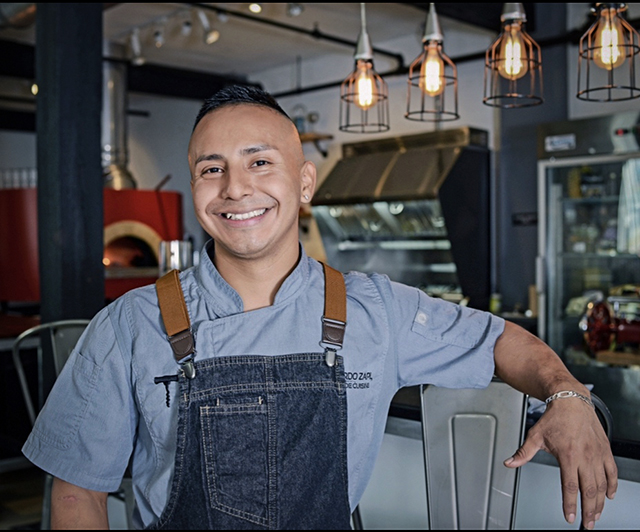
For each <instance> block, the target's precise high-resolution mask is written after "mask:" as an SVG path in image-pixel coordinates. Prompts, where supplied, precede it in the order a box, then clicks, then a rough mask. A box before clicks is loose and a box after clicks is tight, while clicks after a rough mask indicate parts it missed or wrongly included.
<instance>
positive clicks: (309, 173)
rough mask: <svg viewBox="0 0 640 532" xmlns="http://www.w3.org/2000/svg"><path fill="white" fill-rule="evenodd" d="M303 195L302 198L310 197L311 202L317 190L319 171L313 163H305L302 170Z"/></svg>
mask: <svg viewBox="0 0 640 532" xmlns="http://www.w3.org/2000/svg"><path fill="white" fill-rule="evenodd" d="M300 179H301V194H302V197H303V198H304V196H308V197H309V200H308V201H310V200H311V198H312V197H313V193H314V192H315V190H316V179H317V170H316V165H315V164H314V163H312V162H311V161H305V162H304V164H303V165H302V169H301V170H300Z"/></svg>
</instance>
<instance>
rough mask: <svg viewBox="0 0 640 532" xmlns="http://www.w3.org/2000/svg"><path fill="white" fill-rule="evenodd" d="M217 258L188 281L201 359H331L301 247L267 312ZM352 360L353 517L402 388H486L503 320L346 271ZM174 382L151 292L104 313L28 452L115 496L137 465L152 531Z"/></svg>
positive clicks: (312, 271) (318, 294) (313, 275)
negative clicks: (250, 301)
mask: <svg viewBox="0 0 640 532" xmlns="http://www.w3.org/2000/svg"><path fill="white" fill-rule="evenodd" d="M208 252H212V242H211V241H209V242H208V243H207V244H206V245H205V248H204V249H203V252H202V254H201V260H200V263H199V265H198V266H196V267H193V268H190V269H188V270H186V271H184V272H182V273H181V274H180V281H181V283H182V288H183V291H184V295H185V300H186V304H187V308H188V311H189V317H190V319H191V324H192V328H193V331H194V334H195V342H196V360H202V359H205V358H208V357H217V356H232V355H252V354H254V355H255V354H257V355H282V354H287V353H305V352H316V353H317V352H322V351H323V350H322V348H321V347H320V345H319V342H320V340H321V338H322V330H321V326H322V324H321V317H322V313H323V309H324V277H323V271H322V265H321V264H320V263H319V262H317V261H316V260H314V259H312V258H310V257H308V256H307V255H306V253H305V252H304V248H303V247H302V246H300V261H299V263H298V265H297V266H296V268H295V269H294V270H293V272H292V273H291V274H290V275H289V276H288V277H287V278H286V279H285V281H284V283H283V284H282V286H281V287H280V289H279V290H278V293H277V294H276V297H275V301H274V303H273V305H272V306H270V307H265V308H260V309H257V310H252V311H250V312H243V304H242V299H241V298H240V296H239V295H238V293H237V292H236V291H235V290H234V289H233V288H231V286H229V284H228V283H227V282H226V281H225V280H224V279H223V278H222V277H221V276H220V274H219V273H218V271H217V270H216V268H215V266H214V265H213V263H212V261H211V259H210V257H209V255H208ZM345 282H346V287H347V326H346V334H345V339H344V347H343V349H342V350H341V351H340V354H341V355H342V356H343V357H344V365H345V374H346V381H347V418H348V431H347V435H348V444H347V454H348V469H349V471H348V479H349V500H350V505H351V509H352V510H353V509H354V508H355V507H356V506H357V504H358V502H359V500H360V498H361V496H362V494H363V492H364V490H365V488H366V485H367V482H368V480H369V478H370V475H371V473H372V470H373V467H374V462H375V459H376V455H377V453H378V450H379V448H380V444H381V442H382V437H383V435H384V429H385V423H386V420H387V414H388V409H389V405H390V402H391V399H392V398H393V396H394V394H395V393H396V392H397V391H398V390H399V389H400V388H401V387H404V386H413V385H418V384H434V385H437V386H443V387H449V388H482V387H485V386H487V385H488V384H489V382H490V381H491V378H492V377H493V373H494V359H493V349H494V346H495V342H496V340H497V338H498V337H499V336H500V334H501V333H502V331H503V330H504V320H503V319H502V318H500V317H497V316H495V315H493V314H491V313H488V312H483V311H479V310H474V309H471V308H467V307H462V306H460V305H457V304H454V303H450V302H446V301H444V300H442V299H437V298H432V297H429V296H428V295H427V294H425V293H424V292H423V291H421V290H419V289H417V288H413V287H409V286H406V285H403V284H399V283H396V282H392V281H390V280H389V278H388V277H387V276H384V275H379V274H368V275H365V274H363V273H357V272H349V273H347V274H345ZM176 372H177V365H176V362H175V360H174V357H173V352H172V350H171V347H170V345H169V342H168V341H167V337H166V334H165V332H164V328H163V325H162V319H161V316H160V310H159V307H158V299H157V296H156V290H155V287H154V286H153V285H150V286H146V287H142V288H137V289H135V290H132V291H130V292H128V293H127V294H125V295H123V296H122V297H120V298H118V299H117V300H116V301H114V302H113V303H111V304H110V305H108V306H106V307H105V308H104V309H102V310H101V311H100V312H99V313H98V314H96V316H95V317H94V319H93V320H92V321H91V323H90V324H89V326H88V327H87V329H86V330H85V332H84V334H83V335H82V337H81V338H80V340H79V341H78V345H77V346H76V348H75V349H74V351H73V353H72V354H71V357H70V358H69V360H68V362H67V364H66V365H65V367H64V369H63V371H62V373H61V374H60V376H59V377H58V379H57V381H56V383H55V385H54V388H53V390H52V391H51V393H50V395H49V397H48V399H47V402H46V404H45V406H44V408H43V410H42V412H41V413H40V415H39V416H38V419H37V421H36V424H35V427H34V429H33V431H32V432H31V434H30V435H29V438H28V439H27V441H26V443H25V445H24V447H23V449H22V450H23V453H24V454H25V456H26V457H27V458H28V459H29V460H31V461H32V462H33V463H34V464H35V465H37V466H38V467H40V468H42V469H43V470H45V471H47V472H49V473H51V474H52V475H54V476H56V477H59V478H61V479H63V480H65V481H67V482H70V483H72V484H76V485H78V486H81V487H83V488H86V489H91V490H96V491H103V492H109V491H115V490H116V489H118V487H119V485H120V481H121V478H122V475H123V473H124V471H125V469H126V467H127V464H128V463H129V457H130V456H131V455H132V461H131V472H132V476H133V484H134V492H135V495H136V499H137V502H138V507H139V511H140V516H139V518H140V519H141V521H142V524H144V526H147V525H149V524H151V523H154V522H155V521H156V520H157V519H158V518H159V516H160V514H161V513H162V510H163V509H164V507H165V504H166V502H167V497H168V495H169V486H170V484H171V478H172V473H173V466H174V464H173V462H174V454H175V449H176V427H177V412H178V409H177V406H178V401H177V400H176V398H175V394H176V391H177V385H176V384H175V383H171V384H170V385H169V391H170V394H171V401H170V404H171V406H170V407H167V405H166V396H165V393H166V390H165V387H164V385H163V384H154V377H158V376H162V375H171V374H175V373H176Z"/></svg>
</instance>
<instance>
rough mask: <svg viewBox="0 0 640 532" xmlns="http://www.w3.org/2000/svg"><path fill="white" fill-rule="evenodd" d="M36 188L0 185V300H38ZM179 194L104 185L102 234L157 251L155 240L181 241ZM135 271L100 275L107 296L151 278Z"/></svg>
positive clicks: (122, 291) (118, 293)
mask: <svg viewBox="0 0 640 532" xmlns="http://www.w3.org/2000/svg"><path fill="white" fill-rule="evenodd" d="M37 192H38V191H37V189H36V188H15V189H2V190H0V301H30V302H37V301H40V275H39V265H38V204H37ZM182 220H183V212H182V195H181V194H180V193H179V192H174V191H159V190H137V189H125V190H113V189H108V188H105V189H104V227H105V236H107V233H110V234H113V233H114V232H115V233H116V234H117V235H119V236H127V231H129V230H135V231H136V232H135V233H132V234H131V235H130V236H132V237H135V238H137V239H141V240H145V241H146V244H147V245H149V246H150V247H151V249H153V251H154V252H155V253H158V249H157V242H158V240H181V239H182V238H183V235H184V230H183V221H182ZM156 278H157V277H153V276H149V275H148V274H147V275H145V276H139V277H136V276H135V272H133V274H131V275H127V276H126V277H122V278H107V279H106V280H105V297H106V299H109V300H111V299H115V298H117V297H119V296H120V295H122V294H124V293H125V292H127V291H128V290H131V289H132V288H137V287H139V286H144V285H146V284H150V283H152V282H155V280H156Z"/></svg>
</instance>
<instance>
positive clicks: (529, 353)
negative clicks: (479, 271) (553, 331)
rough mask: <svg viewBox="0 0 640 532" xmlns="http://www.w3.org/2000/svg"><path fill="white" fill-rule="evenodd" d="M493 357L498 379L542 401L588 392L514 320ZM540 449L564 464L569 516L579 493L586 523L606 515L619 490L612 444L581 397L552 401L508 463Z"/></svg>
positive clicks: (521, 462) (570, 517)
mask: <svg viewBox="0 0 640 532" xmlns="http://www.w3.org/2000/svg"><path fill="white" fill-rule="evenodd" d="M494 359H495V363H496V367H495V373H496V375H497V376H498V377H500V378H501V379H502V380H503V381H505V382H506V383H507V384H509V385H511V386H513V387H514V388H515V389H516V390H520V391H521V392H523V393H526V394H528V395H530V396H531V397H535V398H536V399H540V400H541V401H544V400H545V399H546V398H547V397H550V396H551V395H553V394H555V393H557V392H560V391H564V390H572V391H574V392H577V393H579V394H582V395H584V396H587V397H588V396H589V390H587V388H586V387H585V386H584V385H583V384H582V383H580V382H579V381H578V380H577V379H576V378H575V377H574V376H573V375H572V374H571V373H570V372H569V370H568V369H567V367H566V366H565V365H564V363H563V362H562V360H561V359H560V357H559V356H558V355H557V354H556V353H555V352H554V351H553V350H552V349H551V348H550V347H549V346H548V345H547V344H545V343H544V342H543V341H542V340H540V339H539V338H538V337H536V336H534V335H533V334H531V333H530V332H528V331H526V330H525V329H523V328H522V327H520V326H519V325H516V324H515V323H511V322H506V323H505V329H504V332H503V333H502V335H501V336H500V338H498V341H497V342H496V347H495V350H494ZM539 450H544V451H547V452H549V453H551V454H552V455H553V456H555V457H556V460H557V461H558V464H559V465H560V480H561V482H562V509H563V511H564V516H565V519H566V520H567V521H568V522H569V523H573V522H574V521H575V518H576V513H577V500H578V492H580V502H581V505H582V523H583V525H584V526H585V527H586V528H587V529H592V528H593V527H594V525H595V523H596V521H597V520H598V519H599V518H600V514H601V513H602V509H603V507H604V499H605V495H606V496H607V497H609V498H610V499H612V498H613V496H614V495H615V492H616V490H617V489H618V468H617V466H616V464H615V461H614V459H613V454H612V453H611V445H610V443H609V439H608V438H607V435H606V434H605V432H604V428H603V427H602V424H601V423H600V420H599V419H598V416H597V415H596V413H595V411H594V410H593V408H592V407H591V406H589V405H588V404H587V403H586V402H584V401H583V400H581V399H580V398H578V397H567V398H561V399H556V400H555V401H551V402H550V403H549V405H548V407H547V409H546V410H545V413H544V414H543V415H542V417H541V418H540V420H539V421H538V422H537V423H536V424H535V425H534V426H533V427H532V428H531V429H529V432H528V434H527V439H526V440H525V442H524V444H523V445H522V447H520V449H518V450H517V451H516V453H515V454H514V455H513V456H512V457H511V459H508V460H506V461H505V465H506V466H507V467H519V466H521V465H524V464H526V463H527V462H528V461H529V460H531V459H532V458H533V457H534V455H535V454H536V453H537V452H538V451H539Z"/></svg>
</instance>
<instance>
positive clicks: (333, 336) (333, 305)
mask: <svg viewBox="0 0 640 532" xmlns="http://www.w3.org/2000/svg"><path fill="white" fill-rule="evenodd" d="M321 264H322V267H323V269H324V278H325V281H324V286H325V289H324V315H323V316H322V341H321V344H323V343H324V344H329V345H330V346H331V347H327V349H328V350H330V351H332V352H333V353H334V357H333V358H334V359H335V351H336V350H337V349H341V348H342V343H343V341H344V331H345V327H346V325H347V289H346V287H345V284H344V277H343V275H342V273H340V272H339V271H338V270H335V269H333V268H332V267H331V266H328V265H326V264H324V263H321ZM178 274H179V272H178V270H171V271H170V272H168V273H166V274H165V275H163V276H162V277H160V278H159V279H158V280H157V281H156V292H157V293H158V304H159V305H160V313H161V314H162V321H163V322H164V328H165V330H166V332H167V336H168V337H169V343H170V344H171V347H172V349H173V353H174V355H175V357H176V360H177V361H178V362H180V361H181V360H182V359H183V358H184V357H186V356H188V355H190V354H191V353H193V352H194V350H195V344H194V341H193V334H192V333H191V322H190V320H189V312H188V311H187V304H186V303H185V300H184V294H183V293H182V286H181V285H180V277H179V276H178ZM327 360H329V358H328V359H327ZM331 365H333V364H331Z"/></svg>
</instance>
